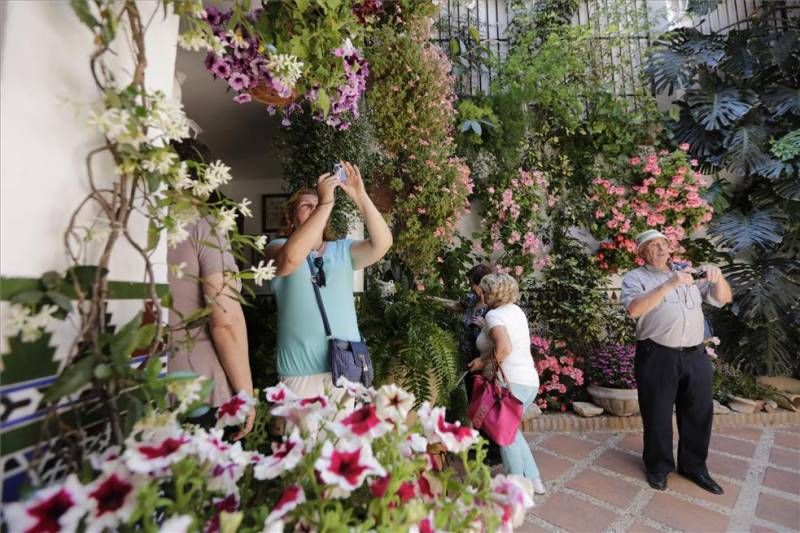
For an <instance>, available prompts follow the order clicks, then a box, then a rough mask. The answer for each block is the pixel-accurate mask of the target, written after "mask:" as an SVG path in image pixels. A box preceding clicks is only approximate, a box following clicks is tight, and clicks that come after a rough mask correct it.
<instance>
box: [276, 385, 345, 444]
mask: <svg viewBox="0 0 800 533" xmlns="http://www.w3.org/2000/svg"><path fill="white" fill-rule="evenodd" d="M281 383H283V384H284V385H286V386H287V387H289V389H290V390H291V391H292V392H293V393H295V394H297V395H298V396H299V397H301V398H313V397H314V396H323V395H324V396H326V397H327V398H328V399H330V400H331V401H333V402H334V403H336V404H339V403H340V402H341V401H342V399H343V398H344V397H345V394H346V390H345V389H344V387H335V386H334V385H333V379H332V377H331V373H330V372H325V373H324V374H311V375H310V376H284V377H282V378H281ZM354 407H355V400H354V399H353V398H347V400H346V401H345V404H344V406H343V408H342V409H341V410H340V411H339V413H338V414H337V415H336V417H335V419H336V420H339V419H341V418H343V417H344V416H346V415H347V414H348V412H349V411H351V410H352V409H353V408H354ZM292 427H293V425H292V424H291V423H289V422H287V423H286V433H287V434H288V433H291V431H292ZM308 429H309V432H310V433H311V435H316V433H317V430H318V424H311V425H310V427H309V428H308Z"/></svg>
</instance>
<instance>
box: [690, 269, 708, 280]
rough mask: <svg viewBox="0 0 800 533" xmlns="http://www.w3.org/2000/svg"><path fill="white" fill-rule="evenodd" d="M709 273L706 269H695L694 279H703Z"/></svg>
mask: <svg viewBox="0 0 800 533" xmlns="http://www.w3.org/2000/svg"><path fill="white" fill-rule="evenodd" d="M707 275H708V272H706V271H705V270H695V271H693V272H692V279H703V278H705V277H706V276H707Z"/></svg>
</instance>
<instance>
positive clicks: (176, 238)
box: [167, 221, 189, 248]
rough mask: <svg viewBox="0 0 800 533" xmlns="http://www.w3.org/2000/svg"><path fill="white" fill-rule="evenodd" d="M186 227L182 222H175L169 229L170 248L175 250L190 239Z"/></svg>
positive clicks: (168, 240)
mask: <svg viewBox="0 0 800 533" xmlns="http://www.w3.org/2000/svg"><path fill="white" fill-rule="evenodd" d="M185 226H186V224H185V223H183V222H182V221H175V223H174V224H173V225H172V226H170V227H168V228H167V244H168V245H169V247H170V248H175V247H176V246H178V245H179V244H180V243H182V242H183V241H185V240H186V239H187V238H188V237H189V232H188V231H187V230H186V227H185Z"/></svg>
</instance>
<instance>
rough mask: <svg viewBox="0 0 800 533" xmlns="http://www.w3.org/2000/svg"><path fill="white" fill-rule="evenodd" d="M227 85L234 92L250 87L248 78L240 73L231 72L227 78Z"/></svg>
mask: <svg viewBox="0 0 800 533" xmlns="http://www.w3.org/2000/svg"><path fill="white" fill-rule="evenodd" d="M228 85H230V87H231V89H233V90H234V91H242V90H244V89H247V88H248V87H249V86H250V78H249V77H248V76H247V74H244V73H242V72H233V73H232V74H231V76H230V77H229V78H228Z"/></svg>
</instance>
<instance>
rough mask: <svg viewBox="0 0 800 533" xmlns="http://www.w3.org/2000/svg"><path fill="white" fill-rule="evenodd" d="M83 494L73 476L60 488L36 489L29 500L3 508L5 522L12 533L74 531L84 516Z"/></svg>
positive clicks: (84, 493)
mask: <svg viewBox="0 0 800 533" xmlns="http://www.w3.org/2000/svg"><path fill="white" fill-rule="evenodd" d="M85 500H86V492H85V489H84V487H83V486H81V484H80V482H79V481H78V478H77V477H75V475H71V476H69V477H68V478H67V479H66V481H65V482H64V484H63V485H56V486H54V487H47V488H45V489H42V490H40V491H39V492H37V493H36V495H35V496H34V497H33V498H32V499H31V500H29V501H26V502H21V503H12V504H10V505H8V506H7V507H6V508H5V520H6V523H7V524H8V529H9V530H10V531H12V532H16V531H24V532H26V533H58V532H59V531H75V530H76V529H77V528H78V522H79V521H80V519H81V518H82V517H83V515H84V514H86V508H85V507H84V502H85Z"/></svg>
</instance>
